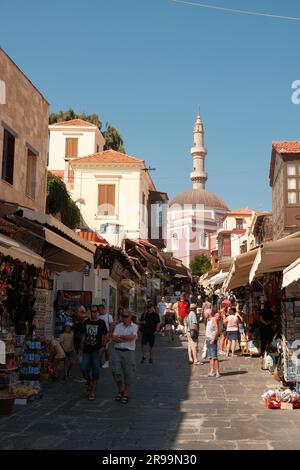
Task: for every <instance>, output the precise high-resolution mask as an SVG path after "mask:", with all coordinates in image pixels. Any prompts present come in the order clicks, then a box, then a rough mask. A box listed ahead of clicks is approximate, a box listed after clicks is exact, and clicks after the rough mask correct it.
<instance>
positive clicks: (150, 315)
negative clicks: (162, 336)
mask: <svg viewBox="0 0 300 470" xmlns="http://www.w3.org/2000/svg"><path fill="white" fill-rule="evenodd" d="M160 326H161V324H160V318H159V316H158V314H157V313H156V311H155V308H154V307H153V305H151V304H148V305H147V307H146V312H145V313H143V315H142V316H141V321H140V331H141V332H142V353H143V356H142V360H141V363H142V364H143V363H144V362H145V361H146V359H147V356H148V359H149V364H152V363H153V357H152V354H153V347H154V343H155V334H156V333H158V332H159V331H160Z"/></svg>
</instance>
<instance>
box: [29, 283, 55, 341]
mask: <svg viewBox="0 0 300 470" xmlns="http://www.w3.org/2000/svg"><path fill="white" fill-rule="evenodd" d="M34 295H35V303H34V310H35V312H36V313H35V317H34V324H35V327H36V332H37V334H41V335H45V336H52V334H53V307H52V306H51V304H50V301H51V292H50V291H49V290H47V289H35V291H34Z"/></svg>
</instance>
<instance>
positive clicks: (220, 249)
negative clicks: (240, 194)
mask: <svg viewBox="0 0 300 470" xmlns="http://www.w3.org/2000/svg"><path fill="white" fill-rule="evenodd" d="M254 216H255V212H254V211H253V210H251V209H248V208H244V209H236V210H234V211H231V212H228V213H227V214H226V217H225V219H224V222H223V227H222V229H221V230H219V231H218V233H217V247H216V250H217V258H218V260H219V261H220V260H222V259H224V258H232V257H235V256H238V255H240V254H241V253H245V252H247V251H249V250H250V248H251V242H252V239H253V235H252V233H251V226H252V221H253V218H254Z"/></svg>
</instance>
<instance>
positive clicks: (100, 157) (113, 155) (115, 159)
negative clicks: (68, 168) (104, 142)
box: [71, 150, 144, 164]
mask: <svg viewBox="0 0 300 470" xmlns="http://www.w3.org/2000/svg"><path fill="white" fill-rule="evenodd" d="M71 163H72V164H73V163H76V164H78V163H144V160H140V159H139V158H136V157H131V156H130V155H126V154H125V153H121V152H117V151H116V150H104V152H97V153H94V154H92V155H87V156H86V157H80V158H75V159H74V160H72V162H71Z"/></svg>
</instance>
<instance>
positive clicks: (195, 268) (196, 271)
mask: <svg viewBox="0 0 300 470" xmlns="http://www.w3.org/2000/svg"><path fill="white" fill-rule="evenodd" d="M190 269H191V271H192V274H193V276H202V274H205V273H207V272H208V271H209V270H210V269H211V262H210V261H209V259H208V258H207V256H205V255H198V256H195V258H194V259H193V260H192V261H191V262H190Z"/></svg>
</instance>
